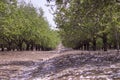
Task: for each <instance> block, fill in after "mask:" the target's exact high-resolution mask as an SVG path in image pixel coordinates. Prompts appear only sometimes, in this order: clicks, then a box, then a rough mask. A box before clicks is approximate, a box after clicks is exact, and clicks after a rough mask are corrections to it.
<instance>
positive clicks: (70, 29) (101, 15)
mask: <svg viewBox="0 0 120 80" xmlns="http://www.w3.org/2000/svg"><path fill="white" fill-rule="evenodd" d="M47 1H48V2H50V1H55V2H56V8H57V9H56V11H55V21H56V23H57V26H58V28H59V29H60V34H61V38H62V42H63V44H64V46H66V47H72V48H73V49H81V50H94V51H95V50H104V51H107V49H119V47H120V4H119V3H118V2H117V1H116V0H47Z"/></svg>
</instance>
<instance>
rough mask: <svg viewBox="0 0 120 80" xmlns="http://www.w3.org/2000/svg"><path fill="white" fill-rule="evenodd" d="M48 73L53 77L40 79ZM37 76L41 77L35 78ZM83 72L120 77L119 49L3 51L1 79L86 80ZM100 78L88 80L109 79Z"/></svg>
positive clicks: (118, 78)
mask: <svg viewBox="0 0 120 80" xmlns="http://www.w3.org/2000/svg"><path fill="white" fill-rule="evenodd" d="M106 64H108V65H106ZM81 65H82V66H81ZM96 65H97V66H96ZM100 65H101V66H100ZM76 66H78V67H76ZM99 66H100V67H99ZM89 69H90V70H89ZM81 70H82V71H81ZM105 70H107V71H106V72H105ZM99 71H101V73H99ZM56 72H57V73H56ZM80 72H81V73H80ZM96 72H98V74H96ZM48 73H50V74H49V76H51V77H49V79H48V78H47V79H40V76H39V75H41V74H45V75H46V74H48ZM51 73H52V74H51ZM73 73H75V74H73ZM93 74H94V75H93ZM36 75H37V77H39V78H38V79H34V78H33V77H34V76H36ZM76 75H77V77H76ZM81 75H83V76H82V78H83V77H87V78H88V77H90V76H88V75H91V76H92V77H96V76H98V75H99V76H98V77H100V78H104V77H108V78H109V77H111V76H115V77H117V78H116V79H112V77H111V79H110V80H120V52H117V51H115V50H109V51H107V52H104V51H74V50H72V51H66V52H61V53H57V51H22V52H18V51H16V52H13V51H10V52H0V80H69V79H70V80H86V79H81ZM86 75H87V76H86ZM101 76H102V77H101ZM71 77H72V78H71ZM92 77H90V78H92ZM77 78H78V79H77ZM100 78H98V79H87V80H108V79H105V78H104V79H100Z"/></svg>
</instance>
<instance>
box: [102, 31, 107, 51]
mask: <svg viewBox="0 0 120 80" xmlns="http://www.w3.org/2000/svg"><path fill="white" fill-rule="evenodd" d="M103 50H104V51H107V34H105V33H103Z"/></svg>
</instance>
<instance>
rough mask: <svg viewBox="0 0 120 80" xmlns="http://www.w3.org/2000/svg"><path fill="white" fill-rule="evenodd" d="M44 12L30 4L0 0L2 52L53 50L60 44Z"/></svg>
mask: <svg viewBox="0 0 120 80" xmlns="http://www.w3.org/2000/svg"><path fill="white" fill-rule="evenodd" d="M43 15H44V12H43V10H42V9H41V8H40V9H39V10H37V9H36V8H34V7H33V5H32V4H30V3H28V4H27V3H25V2H23V3H20V4H18V3H17V0H0V50H1V51H4V50H8V51H11V50H18V51H21V50H52V49H54V48H55V47H56V46H57V44H58V43H59V40H60V39H59V35H58V32H57V31H55V30H52V29H51V28H50V25H49V23H48V21H47V20H46V19H45V18H44V17H43Z"/></svg>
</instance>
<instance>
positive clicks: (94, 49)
mask: <svg viewBox="0 0 120 80" xmlns="http://www.w3.org/2000/svg"><path fill="white" fill-rule="evenodd" d="M93 51H96V38H95V37H93Z"/></svg>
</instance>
